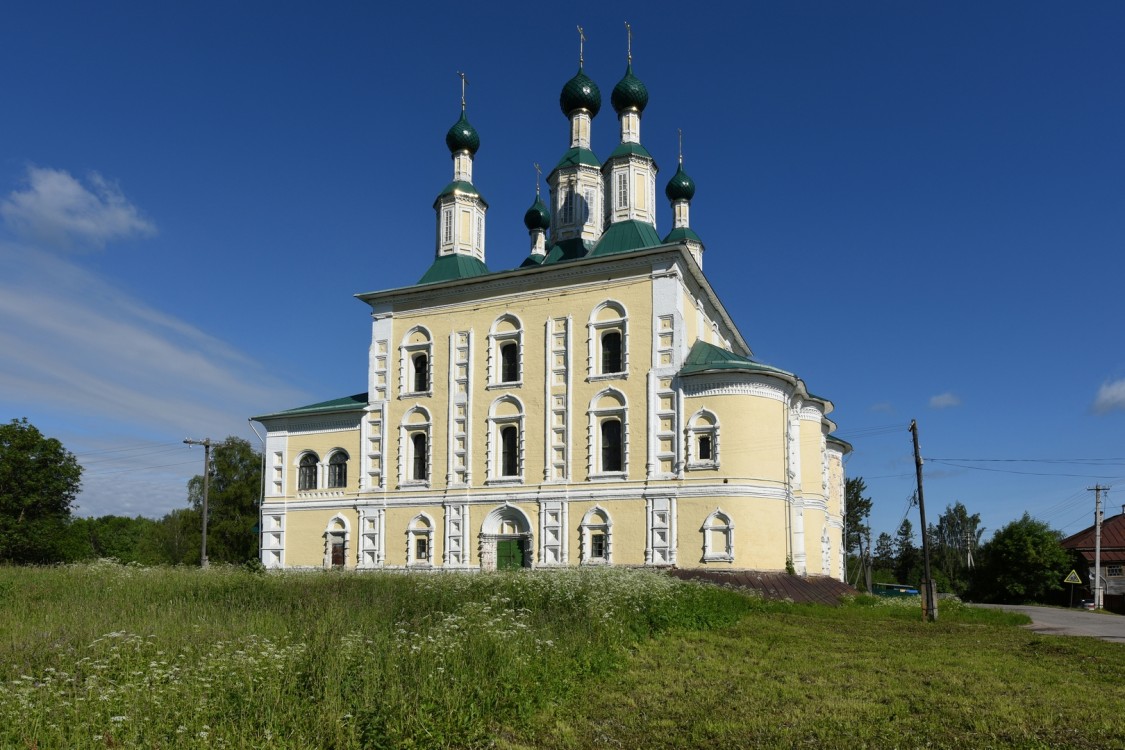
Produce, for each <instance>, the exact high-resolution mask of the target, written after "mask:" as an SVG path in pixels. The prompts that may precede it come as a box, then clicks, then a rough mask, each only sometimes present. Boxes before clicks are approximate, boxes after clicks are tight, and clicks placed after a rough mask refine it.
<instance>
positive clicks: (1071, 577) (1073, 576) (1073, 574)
mask: <svg viewBox="0 0 1125 750" xmlns="http://www.w3.org/2000/svg"><path fill="white" fill-rule="evenodd" d="M1063 583H1082V579H1081V578H1079V577H1078V573H1076V572H1074V571H1073V570H1072V571H1070V575H1068V576H1067V577H1066V578H1065V579H1064V580H1063Z"/></svg>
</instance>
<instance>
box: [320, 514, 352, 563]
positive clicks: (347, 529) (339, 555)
mask: <svg viewBox="0 0 1125 750" xmlns="http://www.w3.org/2000/svg"><path fill="white" fill-rule="evenodd" d="M350 544H351V525H350V524H349V523H348V519H347V518H345V517H344V516H341V515H336V516H333V517H332V519H331V520H329V521H328V526H327V527H326V528H325V529H324V567H326V568H343V567H345V566H346V565H347V562H348V555H349V550H348V547H349V545H350Z"/></svg>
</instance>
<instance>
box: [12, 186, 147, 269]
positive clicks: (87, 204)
mask: <svg viewBox="0 0 1125 750" xmlns="http://www.w3.org/2000/svg"><path fill="white" fill-rule="evenodd" d="M0 217H2V218H3V220H4V223H5V224H6V225H7V226H8V228H9V229H11V230H12V231H13V232H15V233H16V234H18V235H19V236H21V237H23V238H24V239H26V240H30V241H33V242H36V243H39V244H46V245H49V246H51V247H54V248H57V249H59V248H65V249H70V248H75V247H78V248H82V247H98V248H100V247H104V246H105V244H106V242H109V241H111V240H116V239H124V238H127V237H148V236H152V235H154V234H156V225H155V224H153V223H152V222H151V221H149V220H148V219H146V218H144V217H143V216H141V212H140V211H139V210H138V209H137V207H136V206H134V205H133V204H132V203H130V202H129V200H128V199H127V198H126V197H125V196H124V195H123V194H122V192H121V190H120V188H118V187H117V185H115V184H113V183H111V182H109V181H107V180H106V179H104V178H103V177H102V176H101V175H99V174H98V173H97V172H91V173H90V174H89V175H88V176H87V178H86V185H83V184H82V183H81V182H79V181H78V180H77V179H75V178H74V177H73V176H72V175H71V174H70V173H69V172H66V171H63V170H58V169H47V168H43V167H29V168H28V170H27V184H26V186H25V187H24V188H23V189H19V190H14V191H12V192H11V193H10V194H9V195H8V197H7V198H5V199H3V201H0Z"/></svg>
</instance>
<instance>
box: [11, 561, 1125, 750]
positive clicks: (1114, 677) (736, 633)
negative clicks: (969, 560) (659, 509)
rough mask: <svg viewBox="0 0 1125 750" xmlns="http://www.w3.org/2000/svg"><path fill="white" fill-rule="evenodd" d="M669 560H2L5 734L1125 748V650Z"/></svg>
mask: <svg viewBox="0 0 1125 750" xmlns="http://www.w3.org/2000/svg"><path fill="white" fill-rule="evenodd" d="M918 614H919V613H918V608H917V604H916V603H915V602H910V601H905V602H898V603H890V604H888V603H886V602H880V601H877V600H873V599H870V598H862V597H861V598H857V599H856V600H854V601H851V602H848V603H845V604H844V605H843V606H841V607H836V608H832V607H824V606H813V605H795V604H791V603H786V602H768V601H763V600H761V599H757V598H754V597H749V596H745V595H743V594H739V593H737V592H733V591H727V590H723V589H718V588H712V587H706V586H702V585H697V584H691V583H685V582H682V581H679V580H676V579H672V578H669V577H666V576H663V575H661V574H659V573H655V572H651V571H637V570H604V569H602V570H566V571H539V572H514V573H497V574H479V575H457V574H435V575H425V574H412V575H403V574H394V573H381V574H360V575H357V574H349V573H339V572H317V573H286V574H268V575H267V574H263V573H261V572H254V571H250V570H243V569H239V568H221V567H219V568H212V569H210V570H208V571H201V570H198V569H190V568H143V567H138V566H132V565H129V566H123V565H117V564H112V563H100V564H94V565H80V566H61V567H51V568H11V567H8V568H0V747H2V748H31V749H34V750H48V749H53V748H68V749H69V748H107V747H117V748H260V747H261V748H264V747H270V748H341V749H342V748H430V747H435V748H438V747H499V748H509V749H515V748H521V749H522V748H593V747H617V748H636V747H646V748H648V747H653V748H655V747H668V748H680V747H706V748H712V749H713V748H741V747H796V746H809V747H849V748H858V747H874V748H882V747H966V746H974V747H1044V748H1046V747H1075V748H1077V747H1083V748H1100V747H1106V748H1109V747H1123V746H1125V697H1123V695H1122V693H1123V691H1122V689H1121V684H1122V683H1121V675H1122V674H1125V647H1122V646H1120V645H1116V644H1108V643H1103V642H1100V641H1094V640H1091V639H1080V638H1053V637H1044V636H1038V635H1035V634H1032V633H1030V632H1028V631H1025V630H1022V629H1020V628H1018V627H1016V625H1017V624H1019V623H1020V622H1023V621H1025V620H1024V618H1022V617H1021V616H1019V615H1011V614H1007V613H1002V612H997V611H992V610H980V609H972V608H968V607H962V606H958V605H956V604H953V603H950V604H949V605H948V606H945V607H944V608H943V611H942V618H941V620H940V621H939V622H938V623H936V624H923V623H921V622H920V618H919V616H918Z"/></svg>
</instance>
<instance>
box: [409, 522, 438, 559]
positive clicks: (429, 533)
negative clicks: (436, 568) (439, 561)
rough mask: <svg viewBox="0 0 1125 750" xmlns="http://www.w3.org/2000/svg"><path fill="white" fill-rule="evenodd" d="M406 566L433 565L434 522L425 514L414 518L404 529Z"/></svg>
mask: <svg viewBox="0 0 1125 750" xmlns="http://www.w3.org/2000/svg"><path fill="white" fill-rule="evenodd" d="M406 564H407V565H420V566H429V565H433V564H434V522H433V519H432V518H430V517H429V516H428V515H426V514H425V513H419V514H418V515H416V516H414V518H413V520H411V521H410V525H409V526H408V527H407V529H406Z"/></svg>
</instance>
